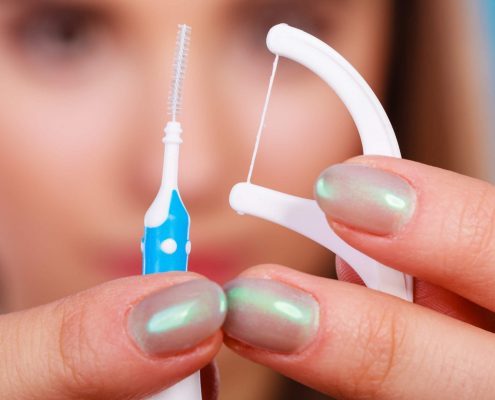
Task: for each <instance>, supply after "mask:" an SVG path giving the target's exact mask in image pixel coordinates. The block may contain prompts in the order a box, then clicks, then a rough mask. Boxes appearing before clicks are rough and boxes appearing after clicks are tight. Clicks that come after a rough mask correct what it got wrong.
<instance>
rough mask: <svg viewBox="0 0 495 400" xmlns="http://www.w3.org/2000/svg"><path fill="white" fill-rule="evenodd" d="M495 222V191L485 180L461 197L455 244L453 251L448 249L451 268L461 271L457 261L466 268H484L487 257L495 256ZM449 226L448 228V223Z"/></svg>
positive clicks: (461, 266)
mask: <svg viewBox="0 0 495 400" xmlns="http://www.w3.org/2000/svg"><path fill="white" fill-rule="evenodd" d="M494 222H495V192H494V190H493V188H492V187H491V186H489V185H488V184H482V185H480V188H479V189H478V190H475V191H470V193H469V194H467V195H466V196H465V198H464V199H463V200H462V201H461V205H460V212H459V214H458V217H457V221H456V222H455V225H456V226H455V228H454V241H453V243H454V245H453V248H452V249H451V251H448V252H446V258H447V259H446V262H447V263H448V265H449V266H453V267H454V268H452V269H451V271H452V272H453V273H456V274H457V271H455V269H456V268H455V266H456V265H457V266H459V268H462V269H463V270H465V269H466V268H470V267H476V268H477V269H480V268H483V267H484V266H488V265H486V264H488V263H486V261H485V262H484V260H491V259H493V258H495V257H494V256H495V255H494V246H493V244H494V239H495V232H494V229H495V226H494ZM446 228H447V229H448V225H447V226H446ZM446 234H448V232H446ZM459 244H462V245H459ZM459 260H462V262H459ZM476 276H478V275H477V274H473V278H476ZM483 276H484V275H483ZM485 278H486V276H485ZM485 284H486V280H485Z"/></svg>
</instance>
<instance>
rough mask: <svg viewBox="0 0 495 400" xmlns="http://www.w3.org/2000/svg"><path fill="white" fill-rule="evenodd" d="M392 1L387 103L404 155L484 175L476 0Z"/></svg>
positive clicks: (483, 104)
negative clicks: (393, 9) (391, 33)
mask: <svg viewBox="0 0 495 400" xmlns="http://www.w3.org/2000/svg"><path fill="white" fill-rule="evenodd" d="M394 6H395V19H394V24H395V33H394V34H395V41H394V49H393V53H392V58H393V61H392V66H391V68H392V69H391V80H390V87H389V97H388V99H387V100H388V101H387V103H388V107H387V108H388V111H389V115H390V118H391V120H392V123H393V125H394V127H395V130H396V133H397V136H398V139H399V142H400V145H401V149H402V151H403V155H404V157H405V158H408V159H412V160H415V161H419V162H422V163H425V164H429V165H434V166H438V167H441V168H445V169H449V170H453V171H456V172H460V173H463V174H466V175H470V176H474V177H478V178H488V176H489V171H488V167H489V165H488V155H487V154H486V150H487V147H488V146H487V145H488V140H489V134H488V133H489V131H488V129H489V127H488V110H487V107H486V104H488V101H487V100H488V94H487V93H486V92H485V90H486V87H483V81H484V79H483V78H484V75H485V73H486V72H487V70H484V66H486V64H487V63H486V61H487V60H483V59H482V55H483V52H482V45H483V43H482V41H481V34H480V33H481V32H480V31H477V29H476V28H477V27H479V25H480V23H479V22H480V16H479V15H478V14H477V10H476V8H475V7H474V6H475V2H466V1H462V0H435V1H431V0H414V1H401V0H395V2H394ZM483 61H485V62H483Z"/></svg>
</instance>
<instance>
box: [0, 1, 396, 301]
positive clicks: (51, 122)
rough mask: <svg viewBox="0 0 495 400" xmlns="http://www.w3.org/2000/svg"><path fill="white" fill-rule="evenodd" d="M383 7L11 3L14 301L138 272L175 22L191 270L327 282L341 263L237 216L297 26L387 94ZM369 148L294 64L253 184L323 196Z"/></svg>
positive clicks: (2, 115) (5, 234)
mask: <svg viewBox="0 0 495 400" xmlns="http://www.w3.org/2000/svg"><path fill="white" fill-rule="evenodd" d="M390 14H391V5H390V1H389V0H305V1H301V0H299V1H298V0H207V1H205V0H190V1H172V0H170V1H163V0H140V1H135V0H70V1H69V0H54V1H52V0H0V75H1V76H2V79H1V84H0V268H1V279H0V284H1V285H3V287H2V292H3V293H5V299H4V300H5V301H7V302H8V304H9V306H10V307H11V308H22V307H27V306H31V305H34V304H37V303H40V302H45V301H49V300H52V299H54V298H58V297H61V296H63V295H66V294H68V293H72V292H74V291H77V290H81V289H84V288H86V287H88V286H91V285H94V284H97V283H99V282H102V281H105V280H108V279H112V278H116V277H119V276H125V275H130V274H139V273H140V268H141V256H140V251H139V242H140V237H141V234H142V230H143V216H144V213H145V211H146V209H147V208H148V206H149V205H150V204H151V202H152V200H153V198H154V196H155V194H156V192H157V190H158V186H159V183H160V174H161V165H162V157H163V148H162V143H161V137H162V129H163V127H164V125H165V123H166V121H167V115H166V110H167V103H166V102H167V96H168V83H169V80H170V74H171V64H172V57H173V52H174V46H175V34H176V26H177V24H178V23H187V24H189V25H191V26H192V28H193V34H192V42H191V49H190V59H189V68H188V71H187V76H186V81H185V88H184V103H183V112H182V114H181V117H180V119H181V121H182V123H183V128H184V140H185V142H184V145H183V146H182V149H181V171H180V190H181V194H182V197H183V199H184V202H185V204H186V206H187V208H188V210H189V213H190V214H191V217H192V232H191V236H192V242H193V251H192V255H191V265H190V267H191V270H193V271H198V272H201V273H204V274H206V275H208V276H210V277H212V278H214V279H216V280H219V281H224V280H226V279H228V278H231V277H233V276H234V275H236V274H237V273H239V272H240V271H241V270H242V269H244V268H246V267H248V266H251V265H254V264H257V263H264V262H276V263H282V264H285V265H288V266H291V267H294V268H298V269H301V270H305V271H308V272H312V273H318V274H327V273H328V271H329V270H330V268H331V260H332V259H331V255H330V254H329V253H328V252H327V251H326V250H324V249H321V248H319V247H318V246H317V245H315V244H313V243H311V242H310V241H308V240H306V239H304V238H301V237H299V236H298V235H296V234H293V233H291V232H288V231H285V230H284V229H282V228H279V227H277V226H274V225H272V224H269V223H267V222H263V221H258V220H256V219H253V218H250V217H240V216H238V215H237V214H236V213H235V212H233V211H232V210H231V209H230V208H229V206H228V194H229V191H230V188H231V186H232V185H233V184H235V183H236V182H239V181H243V180H245V179H246V175H247V171H248V167H249V161H250V157H251V153H252V149H253V146H254V142H255V134H256V129H257V125H258V120H259V113H260V111H261V108H262V103H263V101H264V96H265V93H266V88H267V83H268V78H269V75H270V71H271V64H272V61H273V55H271V54H270V53H269V52H268V50H266V45H265V37H266V33H267V31H268V29H269V28H270V27H271V26H272V25H274V24H276V23H279V22H287V23H289V24H291V25H294V26H296V27H299V28H302V29H304V30H307V31H309V32H311V33H314V34H316V35H318V36H319V37H320V38H322V39H323V40H325V41H326V42H328V43H330V44H331V45H332V46H333V47H334V48H336V49H337V50H338V51H339V52H341V53H342V54H343V55H344V56H345V57H346V58H347V59H349V61H351V63H353V64H354V65H355V66H356V68H357V69H358V70H359V71H360V72H361V73H362V74H363V75H364V76H365V78H366V79H367V81H368V82H369V83H370V84H371V85H372V87H373V88H374V89H375V90H376V91H377V92H378V93H379V94H381V93H383V90H384V82H385V81H386V65H387V55H388V49H389V36H390ZM360 151H361V146H360V142H359V139H358V136H357V134H356V132H355V128H354V125H353V123H352V120H351V119H350V117H349V115H348V114H347V111H346V109H345V107H344V106H343V105H342V104H341V103H340V101H339V100H338V98H337V97H336V96H335V95H334V94H333V93H332V91H331V90H329V88H328V87H327V86H325V85H324V84H323V83H322V82H321V81H319V80H318V78H316V77H314V76H312V75H311V74H310V73H309V72H307V71H306V70H304V69H303V68H302V67H299V66H297V65H295V64H292V63H291V62H289V61H287V60H285V61H284V60H282V62H281V65H280V69H279V74H278V75H277V79H276V84H275V89H274V93H273V97H272V102H271V104H270V111H269V116H268V121H267V130H266V134H265V136H264V137H263V140H262V145H261V149H260V153H259V158H258V162H257V164H256V167H255V174H254V179H253V182H254V183H257V184H260V185H265V186H268V187H271V188H275V189H278V190H282V191H285V192H288V193H292V194H297V195H301V196H306V197H311V195H312V185H313V182H314V180H315V178H316V177H317V175H318V174H319V172H320V171H321V170H322V169H324V168H325V167H327V166H328V165H330V164H332V163H335V162H338V161H341V160H343V159H345V158H347V157H350V156H352V155H354V154H357V153H359V152H360Z"/></svg>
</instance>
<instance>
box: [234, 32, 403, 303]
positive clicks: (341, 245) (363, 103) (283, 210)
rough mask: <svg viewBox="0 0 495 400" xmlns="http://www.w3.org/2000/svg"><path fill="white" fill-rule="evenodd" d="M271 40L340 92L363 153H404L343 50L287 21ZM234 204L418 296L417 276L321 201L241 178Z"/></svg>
mask: <svg viewBox="0 0 495 400" xmlns="http://www.w3.org/2000/svg"><path fill="white" fill-rule="evenodd" d="M267 45H268V48H269V49H270V51H271V52H272V53H274V54H275V55H276V56H281V57H286V58H288V59H290V60H293V61H295V62H297V63H299V64H301V65H304V66H305V67H307V68H308V69H310V70H311V71H313V72H314V73H315V74H316V75H318V76H319V77H320V78H321V79H323V80H324V81H325V82H326V83H327V84H328V85H329V86H330V87H331V88H332V89H333V90H334V91H335V92H336V93H337V95H338V96H339V97H340V98H341V100H342V101H343V102H344V104H345V105H346V107H347V108H348V110H349V112H350V114H351V116H352V118H353V119H354V122H355V123H356V126H357V129H358V131H359V135H360V138H361V141H362V144H363V151H364V154H367V155H384V156H392V157H400V156H401V155H400V150H399V146H398V143H397V139H396V136H395V133H394V130H393V128H392V125H391V123H390V121H389V119H388V117H387V115H386V113H385V110H384V109H383V107H382V106H381V104H380V102H379V100H378V98H377V97H376V95H375V94H374V93H373V91H372V90H371V88H370V87H369V85H368V84H367V83H366V81H365V80H364V79H363V77H362V76H361V75H360V74H359V73H358V72H357V71H356V70H355V69H354V68H353V67H352V66H351V65H350V64H349V63H348V62H347V61H346V60H345V59H344V58H343V57H342V56H341V55H340V54H338V53H337V52H336V51H335V50H333V49H332V48H331V47H330V46H328V45H327V44H325V43H324V42H322V41H321V40H319V39H317V38H315V37H314V36H311V35H309V34H308V33H306V32H303V31H301V30H299V29H296V28H292V27H290V26H289V25H286V24H280V25H277V26H275V27H273V28H272V29H271V30H270V32H269V34H268V37H267ZM230 205H231V207H232V208H233V209H234V210H236V211H237V212H238V213H240V214H247V215H252V216H256V217H259V218H263V219H266V220H268V221H271V222H274V223H277V224H279V225H282V226H284V227H286V228H288V229H291V230H293V231H296V232H298V233H300V234H302V235H304V236H306V237H308V238H310V239H312V240H314V241H315V242H317V243H319V244H321V245H322V246H324V247H326V248H327V249H329V250H331V251H333V252H334V253H336V254H338V255H339V256H340V257H342V258H343V259H344V260H345V261H346V262H347V263H348V264H349V265H351V266H352V267H353V268H354V269H355V271H356V272H357V273H358V274H359V276H360V277H361V278H362V279H363V281H364V282H365V284H366V285H367V286H368V287H370V288H372V289H376V290H379V291H382V292H385V293H389V294H392V295H394V296H397V297H400V298H402V299H405V300H408V301H412V300H413V281H412V277H410V276H408V275H405V274H403V273H401V272H399V271H396V270H393V269H391V268H389V267H387V266H385V265H382V264H380V263H378V262H377V261H375V260H373V259H371V258H369V257H368V256H366V255H364V254H362V253H360V252H359V251H357V250H355V249H354V248H352V247H351V246H349V245H348V244H346V243H345V242H344V241H342V240H341V239H340V238H339V237H338V236H337V235H336V234H335V233H334V232H333V230H332V229H331V227H330V225H329V224H328V222H327V220H326V217H325V215H324V213H323V212H322V211H321V209H320V208H319V207H318V205H317V203H316V201H314V200H309V199H303V198H299V197H296V196H292V195H289V194H286V193H282V192H277V191H274V190H271V189H268V188H264V187H261V186H256V185H253V184H251V183H240V184H237V185H236V186H234V188H233V189H232V192H231V194H230Z"/></svg>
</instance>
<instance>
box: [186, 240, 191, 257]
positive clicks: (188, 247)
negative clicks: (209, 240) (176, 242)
mask: <svg viewBox="0 0 495 400" xmlns="http://www.w3.org/2000/svg"><path fill="white" fill-rule="evenodd" d="M186 254H187V255H189V254H191V241H188V242H187V243H186Z"/></svg>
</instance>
